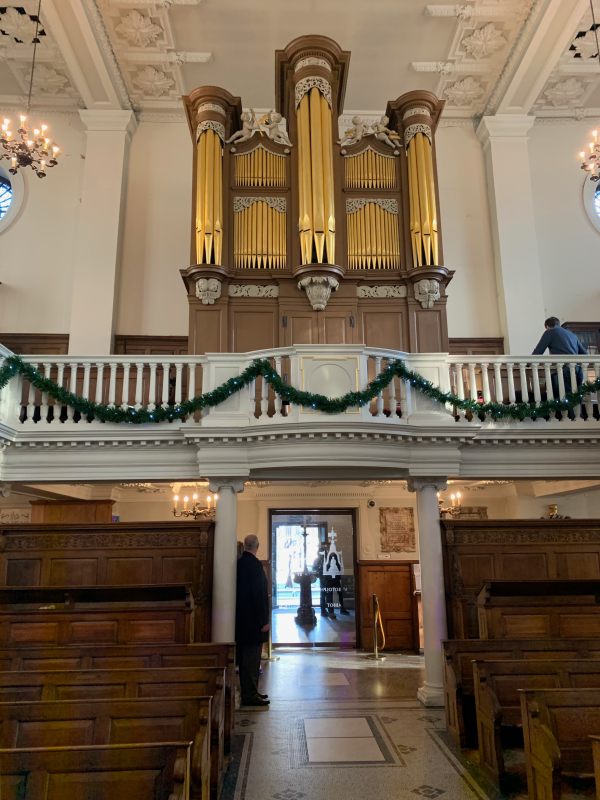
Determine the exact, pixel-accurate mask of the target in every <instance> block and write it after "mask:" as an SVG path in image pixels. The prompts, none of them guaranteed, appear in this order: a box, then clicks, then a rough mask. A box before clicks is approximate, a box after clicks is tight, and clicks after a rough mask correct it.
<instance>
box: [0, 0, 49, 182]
mask: <svg viewBox="0 0 600 800" xmlns="http://www.w3.org/2000/svg"><path fill="white" fill-rule="evenodd" d="M41 8H42V0H39V3H38V10H37V16H36V21H35V36H34V38H33V58H32V62H31V74H30V76H29V94H28V96H27V111H26V113H25V114H21V115H20V117H19V120H20V124H19V127H18V128H17V135H16V136H14V135H13V132H12V130H11V120H10V119H7V118H5V119H4V121H3V123H2V127H1V128H0V145H1V149H0V161H1V160H2V159H4V158H5V159H7V160H8V161H10V167H9V168H8V171H9V172H10V173H11V174H12V175H16V174H17V172H18V171H19V169H20V168H21V167H31V169H32V170H33V171H34V172H35V174H36V175H37V176H38V178H44V177H45V176H46V170H47V169H50V168H51V167H55V166H56V164H58V161H57V157H58V154H59V151H60V148H59V147H57V146H56V144H53V143H52V141H51V140H50V139H49V138H48V136H47V132H48V126H47V125H46V124H45V123H42V124H41V125H40V127H39V128H33V129H32V128H31V127H29V126H28V124H27V116H28V114H29V110H30V108H31V91H32V89H33V72H34V69H35V56H36V51H37V46H38V44H39V37H38V34H39V29H40V12H41Z"/></svg>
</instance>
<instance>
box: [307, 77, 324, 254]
mask: <svg viewBox="0 0 600 800" xmlns="http://www.w3.org/2000/svg"><path fill="white" fill-rule="evenodd" d="M309 100H310V150H311V159H310V166H311V177H312V223H313V237H314V241H315V250H316V253H317V263H319V264H322V263H323V255H324V251H325V201H324V183H323V131H322V130H321V102H320V101H321V93H320V92H319V90H318V89H317V88H316V87H315V88H313V89H311V90H310V92H309Z"/></svg>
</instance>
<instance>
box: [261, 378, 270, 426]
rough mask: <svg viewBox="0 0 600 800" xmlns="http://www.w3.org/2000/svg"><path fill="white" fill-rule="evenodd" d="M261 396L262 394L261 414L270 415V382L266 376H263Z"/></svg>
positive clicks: (263, 415)
mask: <svg viewBox="0 0 600 800" xmlns="http://www.w3.org/2000/svg"><path fill="white" fill-rule="evenodd" d="M261 382H262V386H261V396H260V416H261V417H267V416H268V415H269V384H268V383H267V382H266V380H265V379H264V377H263V378H262V381H261Z"/></svg>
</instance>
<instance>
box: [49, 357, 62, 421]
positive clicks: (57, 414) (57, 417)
mask: <svg viewBox="0 0 600 800" xmlns="http://www.w3.org/2000/svg"><path fill="white" fill-rule="evenodd" d="M64 377H65V365H64V364H59V365H58V370H57V374H56V383H57V384H58V385H59V386H62V385H63V380H64ZM53 408H54V412H53V413H54V416H53V417H52V419H53V421H54V422H60V417H61V414H62V404H61V403H60V402H59V401H58V400H55V401H54V405H53Z"/></svg>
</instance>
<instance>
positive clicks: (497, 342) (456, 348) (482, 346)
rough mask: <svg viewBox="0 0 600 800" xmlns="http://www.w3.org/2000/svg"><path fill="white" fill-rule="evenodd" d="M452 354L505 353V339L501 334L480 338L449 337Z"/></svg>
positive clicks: (449, 349)
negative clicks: (495, 336)
mask: <svg viewBox="0 0 600 800" xmlns="http://www.w3.org/2000/svg"><path fill="white" fill-rule="evenodd" d="M448 352H449V353H450V355H451V356H463V355H464V356H496V355H497V356H501V355H504V339H503V338H502V337H501V336H500V337H497V338H494V337H487V338H486V337H480V338H473V339H467V338H458V339H457V338H454V339H452V338H451V339H448Z"/></svg>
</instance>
